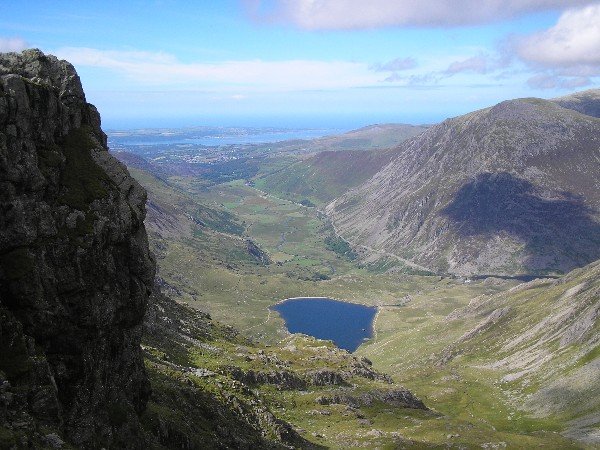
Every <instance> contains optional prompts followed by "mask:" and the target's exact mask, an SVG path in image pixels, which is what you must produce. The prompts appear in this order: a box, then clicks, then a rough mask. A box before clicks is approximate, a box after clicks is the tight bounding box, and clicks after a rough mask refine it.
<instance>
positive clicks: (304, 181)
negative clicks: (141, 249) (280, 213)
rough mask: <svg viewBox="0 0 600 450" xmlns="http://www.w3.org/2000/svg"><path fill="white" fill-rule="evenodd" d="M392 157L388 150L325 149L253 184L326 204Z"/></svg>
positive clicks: (274, 191)
mask: <svg viewBox="0 0 600 450" xmlns="http://www.w3.org/2000/svg"><path fill="white" fill-rule="evenodd" d="M392 156H393V152H391V151H389V150H371V151H361V150H348V151H325V152H321V153H318V154H316V155H313V156H310V157H308V158H303V159H300V160H298V161H296V162H295V163H293V164H291V165H289V166H287V167H284V168H283V169H280V170H278V171H274V172H272V173H267V175H265V176H262V177H260V178H258V179H257V180H256V186H257V187H258V188H260V189H262V190H265V191H268V192H270V193H273V194H275V195H278V196H280V197H284V198H289V199H291V200H295V201H300V200H302V199H309V200H311V201H313V202H314V203H317V204H322V203H327V202H329V201H331V200H333V199H334V198H336V197H338V196H340V195H341V194H343V193H344V192H346V191H347V190H348V189H350V188H351V187H353V186H357V185H359V184H360V183H362V182H364V181H366V180H367V179H369V178H370V177H371V176H373V175H374V174H375V173H376V172H377V171H378V170H379V169H381V168H382V167H383V166H384V165H385V164H387V163H389V162H390V160H391V159H392Z"/></svg>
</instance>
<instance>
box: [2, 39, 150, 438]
mask: <svg viewBox="0 0 600 450" xmlns="http://www.w3.org/2000/svg"><path fill="white" fill-rule="evenodd" d="M145 200H146V193H145V191H144V189H143V188H142V187H141V186H140V185H139V184H138V183H137V182H135V181H134V180H133V178H131V177H130V175H129V173H128V172H127V169H126V168H125V166H123V165H122V164H121V163H119V162H118V161H117V160H116V159H114V158H113V157H112V156H111V155H110V154H109V153H108V151H107V147H106V135H105V134H104V133H103V132H102V130H101V128H100V116H99V114H98V112H97V110H96V108H95V107H94V106H93V105H90V104H89V103H87V102H86V98H85V94H84V92H83V89H82V86H81V82H80V80H79V77H78V76H77V73H76V72H75V69H74V68H73V66H72V65H70V64H69V63H67V62H66V61H60V60H58V59H57V58H55V57H53V56H46V55H44V54H43V53H42V52H40V51H39V50H26V51H24V52H23V53H19V54H17V53H5V54H0V348H2V352H1V355H0V447H3V446H4V445H6V446H7V447H10V446H12V445H15V446H19V447H20V446H25V447H27V446H34V447H37V446H49V447H52V446H57V445H59V444H60V441H61V440H63V439H66V440H67V441H68V442H70V443H72V444H75V445H76V446H78V447H100V446H106V447H108V446H115V447H125V446H127V447H129V448H131V446H132V445H133V442H139V443H140V445H141V442H143V439H142V438H141V431H140V427H139V421H138V414H139V413H140V412H141V411H143V409H144V408H145V405H146V401H147V398H148V396H149V392H150V387H149V386H150V385H149V382H148V380H147V376H146V372H145V370H144V365H143V360H142V354H141V350H140V339H141V332H142V320H143V316H144V313H145V310H146V306H147V300H148V296H149V295H150V292H151V289H152V281H153V278H154V272H155V263H154V260H153V258H152V256H151V255H150V253H149V250H148V243H147V238H146V230H145V228H144V216H145ZM135 437H138V438H135ZM132 438H135V439H132Z"/></svg>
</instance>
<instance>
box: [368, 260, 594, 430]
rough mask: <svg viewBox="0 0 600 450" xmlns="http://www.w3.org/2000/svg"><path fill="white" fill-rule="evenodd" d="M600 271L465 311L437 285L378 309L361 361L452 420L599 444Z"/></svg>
mask: <svg viewBox="0 0 600 450" xmlns="http://www.w3.org/2000/svg"><path fill="white" fill-rule="evenodd" d="M599 268H600V266H599V265H598V264H595V265H592V266H590V267H588V268H586V269H585V270H583V269H579V270H577V271H575V272H573V273H572V274H570V275H568V276H567V277H566V278H564V279H562V280H559V281H558V282H541V281H537V282H532V283H528V284H524V285H521V286H519V287H518V288H515V289H512V290H510V291H508V292H503V293H499V294H496V295H493V296H486V295H484V296H480V297H476V298H474V299H472V300H471V301H470V302H468V304H467V303H466V302H465V300H466V299H465V298H464V297H462V296H461V295H460V294H458V295H457V293H456V292H455V290H454V289H447V288H442V287H441V288H440V289H441V291H440V292H439V293H438V295H436V296H415V297H414V299H413V302H411V303H410V304H408V305H407V306H406V307H405V308H403V309H402V310H399V309H393V308H384V309H382V310H381V312H380V314H379V317H378V321H377V327H376V329H377V330H378V334H377V339H376V340H375V341H374V342H370V343H369V344H368V345H366V346H363V347H361V349H360V351H359V353H360V354H365V355H369V357H370V358H372V359H373V361H374V363H375V365H376V366H377V367H379V368H381V369H382V370H387V371H390V372H392V373H396V374H398V376H397V377H396V379H397V380H398V381H399V382H402V383H404V384H406V385H407V386H410V387H411V389H413V390H414V391H415V392H416V393H417V394H418V395H420V396H422V398H424V399H426V400H427V401H430V402H431V403H432V404H435V405H436V409H438V410H439V411H440V412H443V413H444V414H447V415H449V416H451V417H453V418H457V419H463V420H465V421H468V422H477V423H479V424H480V425H481V426H484V427H488V428H489V429H490V430H492V429H494V430H496V431H497V432H499V433H510V434H512V433H525V434H530V433H531V432H532V431H533V430H536V435H538V436H541V435H543V433H541V434H540V430H545V431H546V432H547V433H552V432H562V433H563V434H564V435H566V436H569V437H574V438H575V437H576V438H578V439H584V440H586V439H587V440H589V439H593V436H594V434H595V435H596V439H597V438H598V423H599V422H600V417H598V414H597V411H598V406H599V403H598V402H599V399H600V395H599V393H598V381H599V379H598V377H599V375H598V373H600V372H598V370H597V368H598V356H599V352H598V335H599V334H598V322H597V320H595V319H593V317H594V316H593V314H594V311H597V309H598V302H599V301H600V295H599V293H598V291H599V282H598V280H599V279H600V277H599V272H598V271H599V270H600V269H599ZM500 311H502V312H500ZM494 312H495V313H494ZM502 314H504V315H502ZM499 316H501V317H499ZM586 324H587V328H586V326H584V325H586ZM569 339H571V340H572V341H569ZM561 341H562V344H561ZM528 439H529V437H528ZM523 442H527V441H523ZM557 442H560V441H557Z"/></svg>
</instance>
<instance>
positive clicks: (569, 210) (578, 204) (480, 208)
mask: <svg viewBox="0 0 600 450" xmlns="http://www.w3.org/2000/svg"><path fill="white" fill-rule="evenodd" d="M394 151H395V156H394V158H393V160H392V161H391V162H390V163H389V164H387V165H386V166H385V167H383V168H382V169H381V170H380V171H378V172H377V173H376V174H375V175H374V176H373V177H372V178H370V179H369V180H367V181H366V182H364V183H363V184H361V185H360V186H357V187H355V188H354V189H352V190H351V191H350V192H348V193H346V194H344V195H342V196H341V197H339V198H338V199H336V200H335V201H333V202H332V203H331V204H329V205H328V207H327V213H328V214H329V216H330V217H331V219H332V220H333V223H334V225H335V226H336V228H337V230H338V232H339V233H340V234H341V235H342V237H344V238H345V239H347V240H349V241H350V242H353V243H358V244H361V245H363V246H367V247H370V248H373V249H375V250H379V251H382V250H385V251H386V252H392V253H395V254H396V255H398V256H400V257H403V258H406V259H409V260H412V261H413V262H416V263H419V264H421V265H424V266H426V267H429V268H431V269H432V270H434V271H437V272H450V273H456V274H499V275H500V274H502V275H515V274H523V273H529V274H531V273H534V274H545V273H551V272H566V271H569V270H570V269H572V268H574V267H578V266H582V265H585V264H587V263H589V262H591V261H594V260H596V259H598V258H600V189H599V186H600V170H599V167H600V165H599V163H600V120H599V119H597V118H595V117H592V116H589V115H584V114H581V113H579V112H577V111H574V110H571V109H566V108H563V107H561V106H559V105H558V104H557V103H554V102H551V101H545V100H540V99H518V100H511V101H505V102H502V103H500V104H498V105H496V106H494V107H491V108H486V109H483V110H480V111H475V112H473V113H470V114H466V115H464V116H460V117H457V118H453V119H448V120H446V121H444V122H443V123H441V124H439V125H436V126H434V127H432V128H430V129H429V130H427V131H426V132H424V133H423V134H421V135H419V136H417V137H415V138H412V139H410V140H408V141H406V142H404V143H402V144H400V145H399V146H398V147H397V148H396V149H395V150H394Z"/></svg>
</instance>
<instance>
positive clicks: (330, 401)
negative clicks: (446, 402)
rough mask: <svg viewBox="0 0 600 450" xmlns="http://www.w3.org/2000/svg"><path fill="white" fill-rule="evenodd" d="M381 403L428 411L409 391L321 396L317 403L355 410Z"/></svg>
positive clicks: (398, 390)
mask: <svg viewBox="0 0 600 450" xmlns="http://www.w3.org/2000/svg"><path fill="white" fill-rule="evenodd" d="M375 401H379V402H382V403H385V404H386V405H390V406H397V407H402V408H413V409H427V407H426V406H425V404H424V403H423V402H422V401H421V400H419V399H418V398H417V397H416V396H415V395H414V394H413V393H412V392H410V391H408V390H407V389H403V388H399V389H391V390H374V391H370V392H367V393H364V394H361V395H345V394H334V395H331V396H324V395H322V396H319V397H317V398H316V399H315V402H316V403H318V404H319V405H338V404H339V405H348V406H351V407H353V408H359V407H361V406H370V405H372V404H373V402H375Z"/></svg>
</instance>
